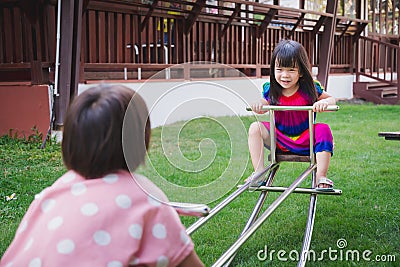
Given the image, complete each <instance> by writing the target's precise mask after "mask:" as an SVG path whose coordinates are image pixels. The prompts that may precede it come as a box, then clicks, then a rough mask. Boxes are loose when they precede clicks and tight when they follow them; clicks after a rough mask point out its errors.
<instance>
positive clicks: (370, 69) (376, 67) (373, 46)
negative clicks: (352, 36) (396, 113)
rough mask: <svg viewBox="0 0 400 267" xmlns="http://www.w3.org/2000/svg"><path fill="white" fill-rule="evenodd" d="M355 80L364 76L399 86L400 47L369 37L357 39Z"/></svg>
mask: <svg viewBox="0 0 400 267" xmlns="http://www.w3.org/2000/svg"><path fill="white" fill-rule="evenodd" d="M357 56H358V60H357V62H356V81H357V82H359V81H360V76H365V77H368V78H371V79H373V80H376V81H380V82H386V83H388V84H390V85H393V86H397V87H399V82H398V74H399V73H400V47H399V46H396V45H393V44H389V43H386V42H382V41H379V40H376V39H372V38H369V37H364V36H361V37H360V39H359V41H358V54H357Z"/></svg>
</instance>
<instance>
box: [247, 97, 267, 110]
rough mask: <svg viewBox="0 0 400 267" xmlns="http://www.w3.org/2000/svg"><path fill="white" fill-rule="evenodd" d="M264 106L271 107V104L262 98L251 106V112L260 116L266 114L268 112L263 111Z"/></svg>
mask: <svg viewBox="0 0 400 267" xmlns="http://www.w3.org/2000/svg"><path fill="white" fill-rule="evenodd" d="M264 105H269V102H268V101H267V100H265V98H262V99H261V100H260V101H258V102H256V103H254V104H252V105H251V110H252V111H254V112H255V113H258V114H264V113H266V112H267V111H266V110H262V106H264Z"/></svg>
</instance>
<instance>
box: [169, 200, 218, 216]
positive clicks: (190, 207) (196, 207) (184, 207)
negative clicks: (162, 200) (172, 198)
mask: <svg viewBox="0 0 400 267" xmlns="http://www.w3.org/2000/svg"><path fill="white" fill-rule="evenodd" d="M168 204H169V205H170V206H171V207H173V208H174V209H175V210H176V212H178V214H179V215H182V216H195V217H205V216H207V215H208V214H209V212H210V208H209V207H208V206H207V205H204V204H194V203H182V202H169V203H168Z"/></svg>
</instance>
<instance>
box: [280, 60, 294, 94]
mask: <svg viewBox="0 0 400 267" xmlns="http://www.w3.org/2000/svg"><path fill="white" fill-rule="evenodd" d="M274 74H275V79H276V81H277V82H278V83H279V85H280V86H282V88H283V89H284V90H285V89H288V90H289V91H290V90H295V89H297V87H298V82H299V79H300V71H299V68H298V67H297V66H296V65H294V66H292V67H281V66H280V65H279V62H278V60H276V61H275V70H274Z"/></svg>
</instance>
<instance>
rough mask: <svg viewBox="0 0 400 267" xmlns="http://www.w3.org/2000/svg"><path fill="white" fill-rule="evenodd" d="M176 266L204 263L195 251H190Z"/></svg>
mask: <svg viewBox="0 0 400 267" xmlns="http://www.w3.org/2000/svg"><path fill="white" fill-rule="evenodd" d="M178 267H204V264H203V263H202V262H201V260H200V258H199V257H198V256H197V254H196V252H195V251H192V253H190V254H189V256H187V257H186V259H184V260H183V261H182V262H181V263H180V264H179V265H178Z"/></svg>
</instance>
